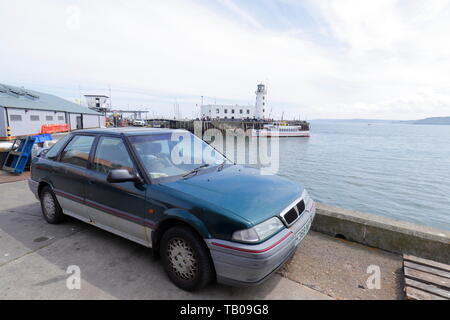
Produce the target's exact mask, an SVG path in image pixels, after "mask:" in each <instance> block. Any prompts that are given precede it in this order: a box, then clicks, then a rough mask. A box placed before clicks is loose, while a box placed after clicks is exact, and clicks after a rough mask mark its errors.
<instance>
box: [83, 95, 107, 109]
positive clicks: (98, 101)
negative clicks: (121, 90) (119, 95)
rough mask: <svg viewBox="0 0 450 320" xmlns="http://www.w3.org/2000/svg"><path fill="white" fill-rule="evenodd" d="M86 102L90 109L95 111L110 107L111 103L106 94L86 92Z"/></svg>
mask: <svg viewBox="0 0 450 320" xmlns="http://www.w3.org/2000/svg"><path fill="white" fill-rule="evenodd" d="M84 97H85V98H86V102H87V105H88V108H89V109H92V110H95V111H103V110H106V109H110V105H109V103H108V99H109V97H108V96H105V95H95V94H85V95H84Z"/></svg>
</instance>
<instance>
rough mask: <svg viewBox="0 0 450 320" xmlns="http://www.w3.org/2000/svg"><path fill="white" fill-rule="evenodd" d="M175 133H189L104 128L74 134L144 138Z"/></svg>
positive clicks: (79, 131)
mask: <svg viewBox="0 0 450 320" xmlns="http://www.w3.org/2000/svg"><path fill="white" fill-rule="evenodd" d="M175 132H180V133H182V132H188V131H187V130H182V129H167V128H133V127H125V128H102V129H84V130H76V131H73V133H91V134H107V135H117V136H121V135H125V136H142V135H150V134H161V133H175Z"/></svg>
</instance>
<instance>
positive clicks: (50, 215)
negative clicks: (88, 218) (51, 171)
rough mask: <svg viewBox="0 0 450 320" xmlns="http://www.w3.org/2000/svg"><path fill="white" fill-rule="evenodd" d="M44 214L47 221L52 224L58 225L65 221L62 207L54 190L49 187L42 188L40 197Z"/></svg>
mask: <svg viewBox="0 0 450 320" xmlns="http://www.w3.org/2000/svg"><path fill="white" fill-rule="evenodd" d="M39 197H40V199H41V208H42V214H43V215H44V218H45V220H46V221H47V222H48V223H51V224H57V223H60V222H62V221H63V220H64V214H63V212H62V209H61V206H60V205H59V203H58V200H57V199H56V196H55V194H54V192H53V190H52V189H51V188H50V187H49V186H45V187H44V188H42V190H41V192H40V195H39Z"/></svg>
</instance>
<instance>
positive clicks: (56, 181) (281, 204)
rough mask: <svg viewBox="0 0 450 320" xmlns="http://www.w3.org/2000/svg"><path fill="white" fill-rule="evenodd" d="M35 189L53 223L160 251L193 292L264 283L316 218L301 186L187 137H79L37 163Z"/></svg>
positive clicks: (125, 131) (172, 273) (135, 133)
mask: <svg viewBox="0 0 450 320" xmlns="http://www.w3.org/2000/svg"><path fill="white" fill-rule="evenodd" d="M29 186H30V189H31V190H32V192H33V193H34V194H35V195H36V197H37V198H38V199H39V200H40V202H41V207H42V212H43V215H44V218H45V219H46V220H47V221H48V222H49V223H60V222H62V221H63V220H64V217H65V216H66V215H68V216H72V217H75V218H77V219H79V220H82V221H84V222H86V223H89V224H92V225H95V226H97V227H99V228H102V229H105V230H107V231H110V232H112V233H115V234H117V235H120V236H122V237H125V238H127V239H129V240H132V241H135V242H137V243H140V244H142V245H144V246H147V247H150V248H153V252H154V253H155V254H156V255H157V256H159V257H161V260H162V263H163V265H164V269H165V271H166V273H167V275H168V276H169V278H170V279H171V280H172V281H173V282H174V283H175V284H176V285H177V286H178V287H180V288H182V289H185V290H196V289H199V288H201V287H203V286H205V285H207V284H208V283H210V282H211V281H213V280H217V281H218V282H221V283H226V284H237V285H248V284H259V283H261V282H263V281H264V280H266V279H267V278H268V276H269V275H270V274H272V273H273V272H275V271H276V270H277V269H278V268H280V267H281V266H282V265H283V263H284V262H285V261H286V260H287V259H289V257H290V256H291V255H292V254H293V253H294V252H295V249H296V247H297V245H298V244H299V242H300V241H301V240H302V239H303V238H304V236H305V235H306V233H307V232H308V231H309V228H310V226H311V222H312V220H313V218H314V215H315V204H314V201H313V200H312V199H311V198H310V197H309V195H308V192H307V191H306V190H305V189H304V187H303V186H302V185H300V184H298V183H295V182H292V181H290V180H288V179H285V178H282V177H279V176H276V175H261V174H260V172H259V170H257V169H254V168H249V167H245V166H240V165H236V164H234V163H232V162H231V161H229V160H227V159H226V158H225V157H224V156H223V155H222V154H220V153H219V152H218V151H217V150H215V149H214V148H212V147H211V146H210V145H208V144H207V143H206V142H204V141H203V140H201V139H199V138H197V137H196V136H194V135H193V134H191V133H189V132H187V131H184V130H169V129H133V128H120V129H97V130H83V131H75V132H72V133H70V134H68V135H66V136H65V137H63V138H61V139H60V140H59V141H58V142H57V143H56V144H55V145H54V146H53V147H51V148H50V149H48V150H45V152H42V153H41V154H40V155H39V156H37V157H35V158H33V160H32V164H31V178H30V180H29Z"/></svg>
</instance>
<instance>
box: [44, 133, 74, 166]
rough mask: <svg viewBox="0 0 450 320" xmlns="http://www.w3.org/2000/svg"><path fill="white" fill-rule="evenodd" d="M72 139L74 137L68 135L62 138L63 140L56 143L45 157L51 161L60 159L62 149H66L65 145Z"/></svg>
mask: <svg viewBox="0 0 450 320" xmlns="http://www.w3.org/2000/svg"><path fill="white" fill-rule="evenodd" d="M70 137H72V135H70V134H68V135H65V136H64V137H62V138H61V139H59V140H58V142H56V143H55V144H54V145H53V146H52V147H51V148H50V149H49V150H48V152H47V154H46V155H45V157H46V158H47V159H50V160H56V158H57V157H58V153H59V151H60V150H61V149H62V147H64V145H65V144H66V142H67V141H68V140H69V139H70Z"/></svg>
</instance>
